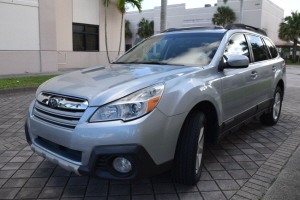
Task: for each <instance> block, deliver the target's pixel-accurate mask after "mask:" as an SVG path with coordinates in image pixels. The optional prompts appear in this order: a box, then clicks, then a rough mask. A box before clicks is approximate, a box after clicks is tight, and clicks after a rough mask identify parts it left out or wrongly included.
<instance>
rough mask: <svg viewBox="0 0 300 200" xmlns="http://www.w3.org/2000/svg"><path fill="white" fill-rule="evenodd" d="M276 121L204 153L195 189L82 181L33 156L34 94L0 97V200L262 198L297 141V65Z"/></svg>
mask: <svg viewBox="0 0 300 200" xmlns="http://www.w3.org/2000/svg"><path fill="white" fill-rule="evenodd" d="M287 78H288V86H287V88H286V91H285V98H284V102H283V107H282V113H281V118H280V121H279V122H278V124H277V125H275V126H273V127H268V126H264V125H262V124H260V122H259V121H258V120H255V121H253V122H252V123H250V124H249V125H247V126H244V127H242V128H241V129H240V130H239V131H237V132H235V133H233V134H230V135H228V136H227V137H226V138H224V139H223V140H222V141H221V142H220V143H219V144H218V145H208V146H207V147H206V149H205V155H204V167H203V171H202V176H201V180H200V181H199V182H198V184H197V185H196V186H183V185H179V184H176V183H174V182H172V180H171V178H170V176H169V173H164V174H161V175H159V176H156V177H152V178H150V179H145V180H141V181H132V182H129V181H108V180H100V179H94V178H88V177H80V176H77V175H75V174H73V173H70V172H67V171H65V170H64V169H62V168H60V167H58V166H56V165H53V164H51V163H50V162H48V161H47V160H45V159H43V158H42V157H40V156H38V155H36V154H34V153H33V152H32V151H31V149H30V147H29V146H28V145H27V142H26V139H25V134H24V128H23V126H24V123H25V119H26V115H27V112H28V106H29V104H30V102H31V101H32V99H33V98H34V92H27V93H19V94H14V95H10V96H4V95H0V169H1V170H0V187H1V189H0V199H26V198H27V199H101V200H102V199H109V200H112V199H118V200H123V199H124V200H125V199H133V200H137V199H141V200H148V199H157V200H160V199H170V200H173V199H207V200H222V199H260V198H262V196H263V194H264V193H265V192H266V191H267V189H268V188H269V187H270V185H271V184H272V183H273V181H274V178H276V176H277V175H278V174H279V173H280V171H281V170H282V168H283V167H284V165H285V164H286V162H287V161H288V158H289V157H290V156H291V155H292V153H293V152H294V150H295V149H296V148H297V147H298V145H299V143H300V128H298V126H299V124H300V114H299V111H300V96H299V90H300V67H290V66H289V67H288V70H287Z"/></svg>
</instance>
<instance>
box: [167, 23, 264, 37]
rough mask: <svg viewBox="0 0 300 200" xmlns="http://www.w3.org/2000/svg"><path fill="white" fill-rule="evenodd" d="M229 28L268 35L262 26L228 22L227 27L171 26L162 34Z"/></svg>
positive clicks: (212, 31) (222, 31) (206, 31)
mask: <svg viewBox="0 0 300 200" xmlns="http://www.w3.org/2000/svg"><path fill="white" fill-rule="evenodd" d="M229 30H239V31H241V30H242V31H245V32H248V33H249V32H250V33H251V32H254V33H258V34H261V35H263V36H267V33H266V32H265V31H264V30H263V29H260V28H256V27H253V26H250V25H246V24H228V25H227V26H226V27H225V28H223V27H222V26H196V27H183V28H169V29H166V30H165V31H163V32H162V33H161V34H166V33H168V34H169V33H180V32H184V33H188V32H205V33H225V32H227V31H229Z"/></svg>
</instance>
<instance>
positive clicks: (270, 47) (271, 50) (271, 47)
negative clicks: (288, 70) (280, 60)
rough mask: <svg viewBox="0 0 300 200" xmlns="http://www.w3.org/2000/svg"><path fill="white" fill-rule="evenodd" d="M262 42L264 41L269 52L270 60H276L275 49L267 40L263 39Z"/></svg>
mask: <svg viewBox="0 0 300 200" xmlns="http://www.w3.org/2000/svg"><path fill="white" fill-rule="evenodd" d="M264 40H265V43H266V45H267V47H268V48H269V50H270V53H271V56H272V58H276V57H277V56H278V52H277V49H276V47H275V46H274V45H273V44H272V43H271V42H270V41H269V40H268V39H264Z"/></svg>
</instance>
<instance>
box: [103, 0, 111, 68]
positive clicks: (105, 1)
mask: <svg viewBox="0 0 300 200" xmlns="http://www.w3.org/2000/svg"><path fill="white" fill-rule="evenodd" d="M103 3H104V7H105V27H104V29H105V46H106V55H107V60H108V63H110V59H109V55H108V47H107V7H108V4H109V0H103Z"/></svg>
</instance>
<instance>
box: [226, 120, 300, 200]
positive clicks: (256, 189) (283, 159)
mask: <svg viewBox="0 0 300 200" xmlns="http://www.w3.org/2000/svg"><path fill="white" fill-rule="evenodd" d="M299 145H300V126H298V127H297V128H296V129H295V130H294V131H293V132H292V133H291V134H290V135H289V137H288V138H287V139H286V140H285V141H284V142H283V143H282V144H281V145H280V146H279V147H278V149H277V150H276V151H275V152H274V153H273V154H272V155H271V156H270V157H269V158H268V159H267V160H266V161H265V163H264V164H263V165H262V166H261V167H260V168H259V169H258V170H257V171H256V173H255V174H254V175H253V176H252V177H251V178H250V179H248V181H247V182H246V183H245V184H244V185H243V186H242V187H241V189H240V190H239V191H238V192H237V193H236V194H235V195H234V196H233V197H232V198H231V199H230V200H244V199H245V200H246V199H247V200H249V199H251V200H257V199H264V195H266V194H267V198H266V199H268V200H269V199H273V196H271V195H270V194H268V190H269V189H270V188H272V186H273V184H274V183H276V181H277V179H278V177H280V174H281V171H282V169H283V168H284V167H285V166H286V165H288V164H289V160H290V159H291V157H292V156H293V154H294V153H295V152H296V150H297V149H298V147H299ZM281 179H282V178H281ZM273 187H274V186H273ZM277 187H278V186H277ZM273 190H274V189H273ZM283 190H284V188H283ZM283 190H282V192H283ZM298 194H299V193H298ZM270 196H271V198H270ZM289 199H292V198H289ZM276 200H277V199H276Z"/></svg>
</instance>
